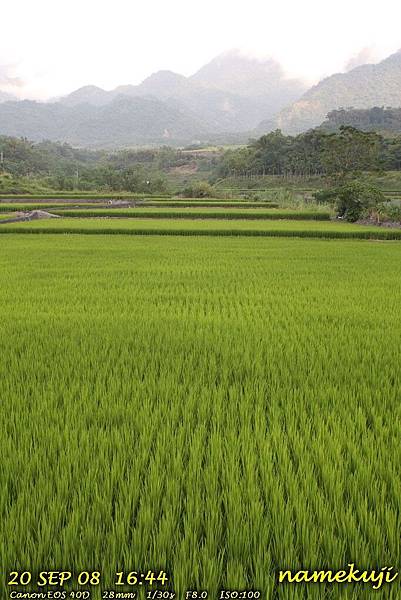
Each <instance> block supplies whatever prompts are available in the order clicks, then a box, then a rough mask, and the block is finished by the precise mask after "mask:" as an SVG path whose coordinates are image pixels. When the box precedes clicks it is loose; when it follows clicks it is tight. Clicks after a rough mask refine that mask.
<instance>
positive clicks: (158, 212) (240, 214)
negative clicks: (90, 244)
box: [52, 207, 330, 221]
mask: <svg viewBox="0 0 401 600" xmlns="http://www.w3.org/2000/svg"><path fill="white" fill-rule="evenodd" d="M52 212H53V213H54V214H59V215H63V216H64V217H122V218H127V217H130V218H139V219H143V218H146V219H161V218H163V219H234V220H237V219H255V220H259V219H260V220H263V219H294V220H301V221H304V220H314V221H328V220H329V219H330V214H329V213H323V212H315V211H291V210H281V211H279V210H276V209H266V210H260V209H256V210H254V209H251V208H249V209H247V210H246V211H239V210H238V209H228V210H227V209H224V208H214V209H207V210H206V209H204V210H199V209H192V208H185V209H184V208H183V209H182V210H181V211H176V210H171V209H169V208H164V209H163V208H154V209H152V208H148V209H147V208H146V207H140V208H110V209H101V208H99V209H96V208H94V209H87V210H85V209H79V210H68V209H63V210H62V211H58V210H53V211H52Z"/></svg>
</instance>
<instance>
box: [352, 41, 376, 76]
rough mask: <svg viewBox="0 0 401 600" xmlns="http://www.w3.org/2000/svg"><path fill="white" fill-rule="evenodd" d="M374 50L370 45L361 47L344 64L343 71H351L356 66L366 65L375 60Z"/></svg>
mask: <svg viewBox="0 0 401 600" xmlns="http://www.w3.org/2000/svg"><path fill="white" fill-rule="evenodd" d="M377 60H378V59H377V56H376V52H375V51H374V49H373V48H372V47H371V46H368V47H366V48H362V50H360V52H358V54H355V56H352V57H351V58H350V59H349V60H348V62H347V63H346V65H345V71H347V72H348V71H351V70H352V69H355V68H356V67H360V66H361V65H366V64H369V63H375V62H377Z"/></svg>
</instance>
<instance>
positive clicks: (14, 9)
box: [0, 0, 401, 98]
mask: <svg viewBox="0 0 401 600" xmlns="http://www.w3.org/2000/svg"><path fill="white" fill-rule="evenodd" d="M1 4H2V6H1V12H0V18H1V25H2V26H1V34H0V89H3V90H7V91H12V92H14V93H17V94H18V95H19V96H21V97H32V98H48V97H52V96H56V95H60V94H65V93H68V92H70V91H72V90H74V89H76V88H78V87H80V86H82V85H87V84H95V85H99V86H101V87H104V88H106V89H111V88H113V87H115V86H117V85H120V84H127V83H132V84H135V83H139V82H140V81H142V80H143V79H144V78H145V77H146V76H148V75H149V74H150V73H152V72H154V71H157V70H159V69H171V70H173V71H176V72H179V73H182V74H184V75H190V74H191V73H193V72H194V71H196V70H197V69H198V68H199V67H201V66H202V65H203V64H205V63H206V62H208V61H209V60H211V59H212V58H213V57H214V56H216V55H217V54H220V53H221V52H224V51H226V50H229V49H231V48H239V49H242V50H244V51H245V52H247V53H249V54H252V55H256V56H258V57H274V58H276V59H277V60H279V61H280V62H281V63H282V64H283V66H284V67H285V69H286V71H287V72H288V74H289V75H291V76H293V75H296V76H301V77H303V78H305V79H307V80H308V81H310V82H316V81H317V80H319V79H320V78H322V77H324V76H327V75H330V74H332V73H333V72H336V71H342V70H344V69H345V68H346V65H347V63H348V64H349V66H352V65H355V64H358V62H360V60H368V61H370V62H375V61H377V60H379V59H381V58H384V57H385V56H387V55H388V54H391V53H392V52H394V51H396V50H398V49H399V48H401V27H400V17H401V3H400V2H399V0H381V1H380V2H373V1H372V0H336V1H335V2H333V1H330V2H329V1H328V0H326V1H324V0H303V1H302V0H279V1H277V0H275V1H274V2H273V1H271V0H246V2H241V1H238V0H202V1H199V0H198V1H197V2H194V1H191V0H186V1H185V0H146V1H142V2H137V1H136V0H112V1H110V0H107V1H104V0H35V1H33V0H3V2H2V3H1ZM360 53H361V54H360ZM359 54H360V56H359V58H358V55H359Z"/></svg>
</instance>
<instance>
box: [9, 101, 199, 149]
mask: <svg viewBox="0 0 401 600" xmlns="http://www.w3.org/2000/svg"><path fill="white" fill-rule="evenodd" d="M0 132H1V134H2V135H7V136H14V137H21V136H22V137H27V138H29V139H32V140H33V141H41V140H43V139H47V140H51V141H61V142H68V143H70V144H73V145H76V146H81V147H82V146H88V147H99V148H115V147H119V146H121V147H123V146H134V145H147V144H160V143H165V144H171V143H173V144H174V143H176V144H177V143H187V142H188V140H193V139H199V138H205V137H207V135H208V129H207V125H206V124H205V123H203V122H202V121H200V120H199V119H198V117H197V116H196V115H193V114H191V113H189V112H188V111H187V112H183V111H182V110H180V109H179V108H177V107H172V106H169V105H168V104H166V103H165V102H162V101H160V100H157V99H155V98H153V97H143V98H140V97H137V98H128V97H124V96H118V97H117V98H115V99H114V100H113V101H112V102H108V103H107V104H105V105H103V106H95V105H91V104H89V103H82V104H77V105H75V106H68V105H65V104H63V103H61V102H53V103H41V102H34V101H30V100H24V101H21V102H6V103H4V104H1V105H0Z"/></svg>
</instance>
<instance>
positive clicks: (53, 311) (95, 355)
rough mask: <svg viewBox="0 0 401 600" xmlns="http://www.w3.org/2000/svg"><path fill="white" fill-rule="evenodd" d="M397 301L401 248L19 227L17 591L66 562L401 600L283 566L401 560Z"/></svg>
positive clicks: (1, 341)
mask: <svg viewBox="0 0 401 600" xmlns="http://www.w3.org/2000/svg"><path fill="white" fill-rule="evenodd" d="M310 225H315V226H317V225H320V226H322V227H323V226H324V227H327V228H329V226H330V225H331V224H330V223H327V224H326V223H321V224H313V223H312V224H310ZM334 225H336V224H334ZM29 226H30V227H33V224H29ZM337 226H339V225H337ZM355 227H357V226H350V228H348V229H349V231H351V230H353V228H355ZM346 229H347V228H346ZM4 230H5V229H4ZM1 231H3V228H1ZM16 274H17V276H16ZM400 302H401V245H400V244H378V243H372V242H358V241H352V240H342V241H340V242H338V241H335V240H334V241H332V242H330V243H328V242H327V241H324V240H313V241H311V240H306V239H303V240H301V239H295V238H294V239H292V240H291V241H289V240H287V239H262V238H260V239H257V240H256V239H255V238H246V237H238V238H225V239H222V238H220V237H216V238H208V239H205V238H202V237H191V238H184V237H169V238H166V237H162V236H154V237H151V238H150V237H130V236H119V235H116V236H107V235H91V236H89V235H88V236H86V235H84V236H78V235H77V236H71V235H64V236H54V235H45V234H43V235H41V236H32V235H23V234H22V235H12V234H9V235H3V236H1V253H0V355H1V361H0V398H1V403H0V427H1V431H2V436H1V439H0V446H1V456H2V460H1V494H0V511H1V527H2V536H1V544H0V560H1V564H2V572H3V574H4V575H5V576H3V578H2V586H3V589H2V597H4V598H7V597H9V590H8V589H6V581H7V575H8V573H9V572H10V571H21V570H24V571H25V570H30V571H32V572H35V571H37V570H49V569H53V568H66V569H68V570H70V571H72V572H73V573H74V574H76V573H79V572H80V571H83V570H85V571H88V570H90V571H92V570H98V571H100V572H101V573H102V585H101V586H99V587H93V588H91V592H92V598H93V600H99V598H101V589H115V586H114V585H113V584H114V581H115V573H116V572H119V571H123V572H125V573H127V572H129V571H131V570H137V571H139V572H140V573H141V572H142V573H143V572H145V573H146V572H147V570H148V569H151V570H153V571H156V572H158V570H159V569H162V570H164V571H166V573H167V574H168V577H169V582H168V583H169V586H171V587H172V588H174V589H175V590H176V592H177V593H178V596H177V597H178V598H185V592H186V590H188V589H198V590H203V589H206V590H208V591H209V598H219V597H220V593H219V590H221V589H227V588H229V589H238V588H239V589H254V590H260V591H261V597H262V598H266V600H267V599H269V600H270V599H273V598H274V599H275V598H277V599H280V600H281V599H284V600H290V599H299V598H300V599H305V600H306V599H307V598H308V599H309V598H313V599H317V600H327V599H328V598H330V600H342V599H343V598H347V599H348V598H349V599H350V600H351V599H358V600H359V599H362V600H364V599H368V598H371V597H383V598H386V600H387V599H390V600H398V598H399V597H400V582H399V580H397V581H396V582H394V584H391V585H390V584H386V585H384V586H383V588H382V589H381V590H380V591H379V592H373V590H372V586H371V585H370V584H366V583H359V584H353V585H347V586H344V585H343V584H337V585H334V584H327V583H323V584H286V585H280V584H279V583H278V571H279V570H280V569H286V568H288V569H293V570H299V569H335V570H338V569H343V568H347V565H348V563H355V564H356V565H357V566H358V567H360V568H366V569H374V568H380V567H383V566H392V565H394V566H395V568H396V569H398V565H399V562H400V559H401V545H400V536H399V530H400V525H401V523H400V515H401V467H400V465H401V446H400V443H399V431H400V426H401V405H400V401H399V400H400V392H401V372H400V369H399V364H400V362H401V345H400V342H399V341H400V336H401V321H400V311H399V307H400ZM144 587H145V589H148V588H146V586H144ZM45 589H46V588H45ZM67 589H68V590H70V589H74V588H71V586H67ZM123 589H128V590H129V589H130V588H123ZM132 589H133V588H131V590H132ZM134 589H136V590H138V587H136V588H134ZM142 589H143V588H142ZM36 590H37V588H36ZM141 597H143V594H141Z"/></svg>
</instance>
